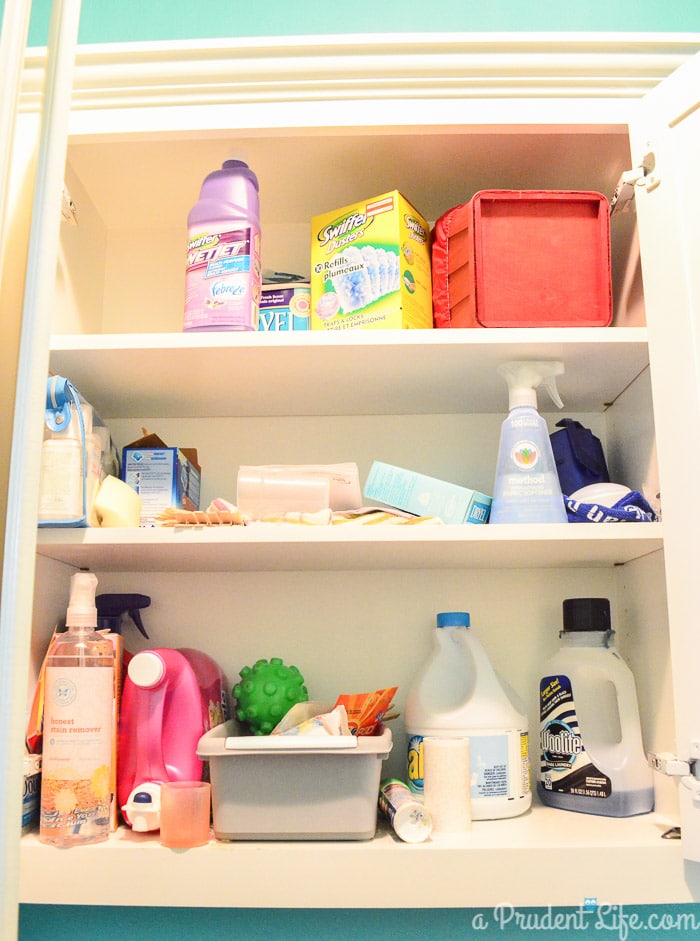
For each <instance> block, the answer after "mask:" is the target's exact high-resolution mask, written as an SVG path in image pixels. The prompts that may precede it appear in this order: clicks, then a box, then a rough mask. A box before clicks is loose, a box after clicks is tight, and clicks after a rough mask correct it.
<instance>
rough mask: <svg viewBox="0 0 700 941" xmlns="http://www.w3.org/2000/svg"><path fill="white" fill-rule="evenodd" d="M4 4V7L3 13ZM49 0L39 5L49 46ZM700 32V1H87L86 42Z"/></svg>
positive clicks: (40, 29) (36, 15) (37, 31)
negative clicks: (393, 34) (530, 32)
mask: <svg viewBox="0 0 700 941" xmlns="http://www.w3.org/2000/svg"><path fill="white" fill-rule="evenodd" d="M2 2H3V0H0V6H2ZM50 8H51V0H34V2H33V4H32V19H31V25H30V44H31V45H44V44H45V43H46V36H47V23H48V16H49V10H50ZM491 30H494V31H509V30H513V31H516V32H522V31H528V30H538V31H539V30H545V31H558V30H565V31H579V30H583V31H586V30H593V31H596V32H600V31H608V30H609V31H613V32H618V31H624V32H629V31H633V32H656V31H659V32H676V31H679V32H683V31H685V32H694V31H700V3H698V0H581V2H573V3H572V2H569V3H565V2H562V0H532V2H529V3H528V2H523V0H437V2H434V0H433V2H431V3H426V2H425V0H380V2H377V0H352V2H351V3H340V4H337V3H333V2H332V0H323V2H322V0H253V2H251V3H244V2H243V0H199V2H193V0H168V2H158V0H150V2H149V0H145V2H144V0H116V2H115V0H112V2H105V0H83V4H82V16H81V27H80V42H82V43H96V42H97V43H98V42H131V41H140V40H154V39H186V38H196V39H203V38H212V39H214V38H220V37H225V36H229V37H235V36H275V35H285V36H291V35H304V34H312V35H316V34H318V35H322V34H339V33H382V32H399V33H402V32H409V33H421V32H433V33H435V32H450V31H453V32H461V31H465V32H470V31H471V32H485V31H491Z"/></svg>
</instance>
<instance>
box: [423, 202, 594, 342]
mask: <svg viewBox="0 0 700 941" xmlns="http://www.w3.org/2000/svg"><path fill="white" fill-rule="evenodd" d="M431 251H432V268H433V271H432V274H433V310H434V324H435V326H436V327H606V326H608V325H609V324H610V322H611V321H612V285H611V274H610V216H609V205H608V201H607V199H606V198H605V196H602V195H601V194H600V193H592V192H565V191H560V190H482V191H481V192H479V193H476V195H475V196H473V197H472V199H471V200H470V201H469V202H468V203H465V204H464V205H461V206H455V207H454V208H453V209H450V210H449V211H448V212H446V213H445V214H444V215H443V216H441V217H440V218H439V219H438V220H437V222H436V223H435V226H434V228H433V232H432V247H431Z"/></svg>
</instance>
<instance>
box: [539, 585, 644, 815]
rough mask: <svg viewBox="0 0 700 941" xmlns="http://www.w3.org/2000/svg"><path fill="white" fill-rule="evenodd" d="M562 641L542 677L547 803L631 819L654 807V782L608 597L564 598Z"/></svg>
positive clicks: (542, 779) (542, 783)
mask: <svg viewBox="0 0 700 941" xmlns="http://www.w3.org/2000/svg"><path fill="white" fill-rule="evenodd" d="M563 608H564V611H563V614H564V630H563V631H561V633H560V634H559V636H560V638H561V643H562V646H561V648H560V649H559V651H558V652H557V653H556V654H555V655H554V656H553V657H551V658H550V659H549V660H548V661H547V662H546V663H545V665H544V667H543V668H542V675H541V679H540V768H539V772H538V784H537V791H538V794H539V796H540V798H541V800H542V802H543V803H545V804H548V805H550V806H551V807H559V808H561V809H564V810H575V811H578V812H580V813H588V814H600V815H602V816H605V817H628V816H632V815H633V814H643V813H648V812H649V811H650V810H652V809H653V806H654V788H653V782H652V773H651V769H650V768H649V766H648V763H647V760H646V756H645V751H644V746H643V743H642V733H641V727H640V722H639V708H638V705H637V693H636V689H635V683H634V677H633V675H632V671H631V670H630V669H629V667H628V666H627V664H626V663H625V662H624V661H623V659H622V658H621V657H620V655H619V653H618V652H617V651H616V650H615V649H614V648H613V646H612V644H613V635H614V633H615V632H614V631H613V630H611V620H610V602H609V601H608V599H607V598H568V599H567V600H566V601H564V605H563Z"/></svg>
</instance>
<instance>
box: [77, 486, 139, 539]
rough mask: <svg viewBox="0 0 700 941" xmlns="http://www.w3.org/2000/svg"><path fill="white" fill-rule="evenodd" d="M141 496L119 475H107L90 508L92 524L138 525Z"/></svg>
mask: <svg viewBox="0 0 700 941" xmlns="http://www.w3.org/2000/svg"><path fill="white" fill-rule="evenodd" d="M140 517H141V497H140V496H139V495H138V493H136V491H135V490H134V489H133V487H130V486H129V485H128V484H126V483H124V481H123V480H119V478H118V477H111V476H110V477H105V479H104V480H103V481H102V483H101V484H100V487H99V490H98V491H97V493H96V494H95V499H94V500H93V503H92V508H91V510H90V517H89V523H90V525H91V526H102V527H116V526H138V525H139V520H140Z"/></svg>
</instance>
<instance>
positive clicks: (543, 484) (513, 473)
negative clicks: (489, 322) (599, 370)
mask: <svg viewBox="0 0 700 941" xmlns="http://www.w3.org/2000/svg"><path fill="white" fill-rule="evenodd" d="M498 371H499V372H500V373H501V375H502V376H504V377H505V380H506V382H507V383H508V390H509V402H508V409H509V411H508V417H507V418H506V420H505V421H504V422H503V425H502V426H501V438H500V444H499V448H498V463H497V466H496V479H495V482H494V487H493V502H492V504H491V516H490V519H489V522H490V523H566V521H567V517H566V507H565V505H564V498H563V496H562V492H561V487H560V485H559V477H558V475H557V468H556V464H555V462H554V455H553V453H552V445H551V442H550V440H549V431H548V429H547V423H546V422H545V420H544V419H543V418H542V416H541V415H540V414H539V412H538V411H537V393H536V391H535V390H536V389H537V387H538V386H540V385H543V386H544V387H545V389H546V390H547V391H548V392H549V394H550V396H551V398H552V401H553V402H554V404H555V405H556V406H557V407H558V408H563V407H564V403H563V402H562V400H561V399H560V397H559V393H558V391H557V386H556V377H557V376H559V375H561V374H562V373H563V372H564V364H563V363H560V362H556V361H551V362H547V361H544V362H543V361H540V360H538V361H534V362H526V361H515V362H509V363H503V364H502V365H501V366H499V367H498Z"/></svg>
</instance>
